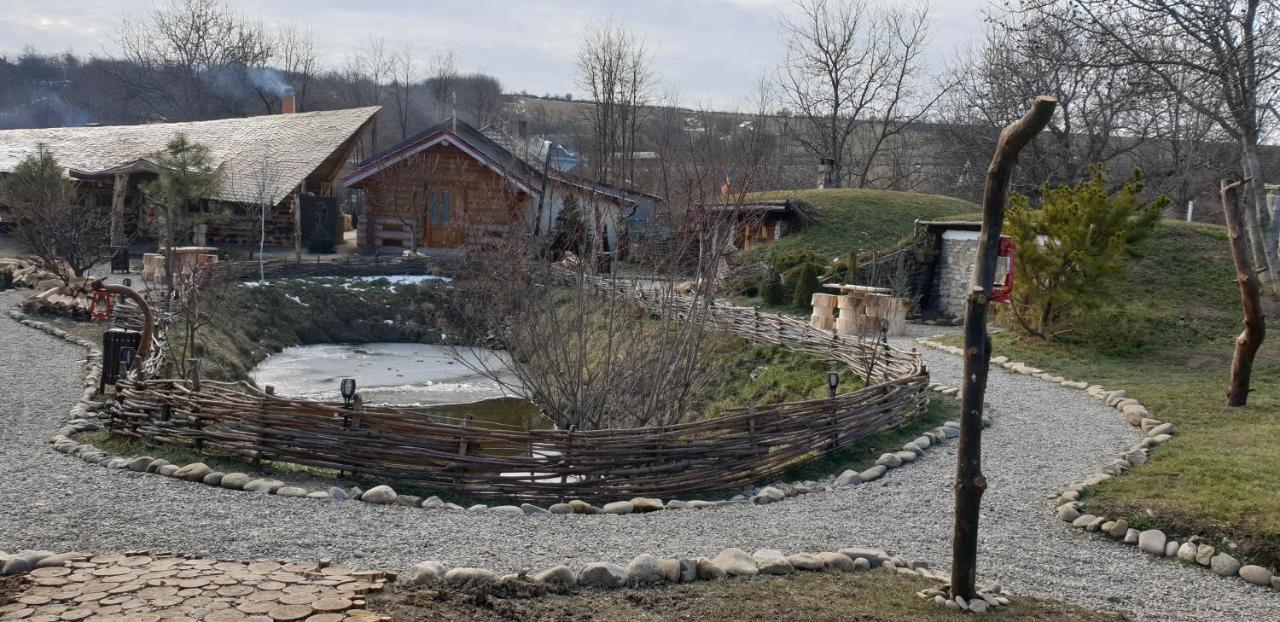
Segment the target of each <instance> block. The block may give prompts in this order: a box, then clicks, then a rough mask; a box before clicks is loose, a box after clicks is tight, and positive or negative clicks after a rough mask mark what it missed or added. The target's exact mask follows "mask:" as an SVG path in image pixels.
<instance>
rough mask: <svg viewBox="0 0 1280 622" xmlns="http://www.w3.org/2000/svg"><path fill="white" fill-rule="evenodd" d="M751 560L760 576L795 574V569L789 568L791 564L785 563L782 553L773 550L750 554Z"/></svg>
mask: <svg viewBox="0 0 1280 622" xmlns="http://www.w3.org/2000/svg"><path fill="white" fill-rule="evenodd" d="M751 559H752V560H754V561H755V562H756V570H757V571H758V572H760V574H791V573H793V572H795V568H792V567H791V562H788V561H787V556H785V555H783V554H782V551H778V550H774V549H760V550H759V551H756V552H755V553H752V554H751Z"/></svg>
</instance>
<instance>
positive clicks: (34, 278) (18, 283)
mask: <svg viewBox="0 0 1280 622" xmlns="http://www.w3.org/2000/svg"><path fill="white" fill-rule="evenodd" d="M0 272H8V273H9V274H11V275H13V285H14V287H30V288H32V289H41V287H40V285H41V284H42V283H46V282H48V281H49V280H54V281H58V283H59V284H61V282H62V280H61V279H59V278H58V275H57V274H54V273H53V272H51V271H49V270H47V269H45V267H44V264H43V262H41V261H40V260H38V259H30V258H26V257H0Z"/></svg>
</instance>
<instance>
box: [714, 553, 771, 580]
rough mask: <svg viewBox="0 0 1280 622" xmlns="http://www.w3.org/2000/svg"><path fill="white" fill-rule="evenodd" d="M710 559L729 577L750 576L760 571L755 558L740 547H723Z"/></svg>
mask: <svg viewBox="0 0 1280 622" xmlns="http://www.w3.org/2000/svg"><path fill="white" fill-rule="evenodd" d="M711 561H712V562H713V563H715V565H716V566H719V567H720V569H721V570H723V571H724V573H725V574H727V575H729V576H731V577H739V576H743V577H750V576H754V575H756V574H758V573H759V572H760V570H759V569H758V568H756V562H755V560H754V559H752V558H751V556H750V555H748V554H747V552H746V551H744V550H742V549H725V550H723V551H720V554H719V555H716V556H715V558H713V559H712V560H711Z"/></svg>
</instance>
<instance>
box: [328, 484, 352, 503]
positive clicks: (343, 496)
mask: <svg viewBox="0 0 1280 622" xmlns="http://www.w3.org/2000/svg"><path fill="white" fill-rule="evenodd" d="M329 498H330V499H333V500H334V501H346V500H347V499H350V498H351V495H349V494H347V491H345V490H343V489H341V488H338V487H337V486H330V487H329Z"/></svg>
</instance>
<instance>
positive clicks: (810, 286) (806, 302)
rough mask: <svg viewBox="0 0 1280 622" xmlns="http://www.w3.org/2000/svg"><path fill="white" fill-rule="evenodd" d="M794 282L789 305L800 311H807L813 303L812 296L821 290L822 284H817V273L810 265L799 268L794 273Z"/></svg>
mask: <svg viewBox="0 0 1280 622" xmlns="http://www.w3.org/2000/svg"><path fill="white" fill-rule="evenodd" d="M795 282H796V289H795V295H794V296H793V297H792V299H791V304H793V305H795V306H797V307H799V308H801V309H808V308H809V306H810V304H811V303H812V301H813V295H814V294H815V293H817V292H818V291H820V290H821V289H822V284H821V283H819V282H818V271H817V270H816V269H814V267H813V265H811V264H806V265H803V266H800V268H799V269H797V270H796V273H795Z"/></svg>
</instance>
